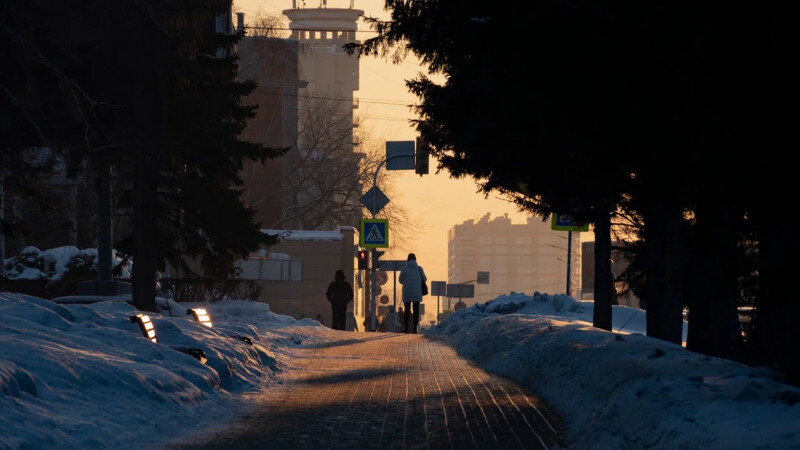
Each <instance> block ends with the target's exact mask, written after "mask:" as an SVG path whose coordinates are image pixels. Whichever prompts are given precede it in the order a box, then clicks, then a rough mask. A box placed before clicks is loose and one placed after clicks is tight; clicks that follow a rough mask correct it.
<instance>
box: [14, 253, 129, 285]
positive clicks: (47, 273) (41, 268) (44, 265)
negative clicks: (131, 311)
mask: <svg viewBox="0 0 800 450" xmlns="http://www.w3.org/2000/svg"><path fill="white" fill-rule="evenodd" d="M112 253H113V254H114V255H115V256H113V258H112V262H113V263H114V266H117V265H119V264H120V263H121V262H122V259H121V258H119V257H118V256H116V252H112ZM5 265H6V277H7V278H8V279H9V280H22V279H24V280H37V279H45V278H49V279H50V281H59V280H61V279H62V278H64V275H65V274H66V273H67V272H69V271H70V270H75V269H79V268H86V269H90V270H97V249H95V248H87V249H83V250H80V249H78V248H77V247H73V246H71V245H65V246H63V247H56V248H51V249H48V250H44V251H42V250H39V249H38V248H36V247H25V248H24V249H23V250H22V252H20V254H19V255H17V256H15V257H13V258H8V259H6V260H5ZM121 269H122V272H121V274H120V278H125V279H127V278H130V277H131V263H130V262H128V263H127V264H125V265H123V267H122V268H121Z"/></svg>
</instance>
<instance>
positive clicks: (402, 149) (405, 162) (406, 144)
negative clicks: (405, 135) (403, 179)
mask: <svg viewBox="0 0 800 450" xmlns="http://www.w3.org/2000/svg"><path fill="white" fill-rule="evenodd" d="M415 151H416V149H415V148H414V141H386V170H414V169H415V167H416V164H415Z"/></svg>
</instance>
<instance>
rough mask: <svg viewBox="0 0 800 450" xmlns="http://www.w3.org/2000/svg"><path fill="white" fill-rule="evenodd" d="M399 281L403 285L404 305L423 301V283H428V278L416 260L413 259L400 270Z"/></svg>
mask: <svg viewBox="0 0 800 450" xmlns="http://www.w3.org/2000/svg"><path fill="white" fill-rule="evenodd" d="M397 280H398V281H400V284H402V285H403V303H408V302H421V301H422V282H423V281H428V277H426V276H425V271H424V270H422V267H420V266H418V265H417V261H416V260H413V259H412V260H410V261H408V263H406V266H405V267H403V269H402V270H400V276H399V277H397Z"/></svg>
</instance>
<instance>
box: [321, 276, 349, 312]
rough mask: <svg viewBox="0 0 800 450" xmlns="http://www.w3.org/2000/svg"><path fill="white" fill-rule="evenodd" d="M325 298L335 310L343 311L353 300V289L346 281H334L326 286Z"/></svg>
mask: <svg viewBox="0 0 800 450" xmlns="http://www.w3.org/2000/svg"><path fill="white" fill-rule="evenodd" d="M325 296H326V297H328V301H329V302H330V304H331V306H333V307H334V308H335V309H344V308H346V307H347V304H348V303H350V301H351V300H353V288H352V286H350V283H348V282H347V281H344V280H336V281H334V282H332V283H331V284H329V285H328V292H327V293H326V294H325Z"/></svg>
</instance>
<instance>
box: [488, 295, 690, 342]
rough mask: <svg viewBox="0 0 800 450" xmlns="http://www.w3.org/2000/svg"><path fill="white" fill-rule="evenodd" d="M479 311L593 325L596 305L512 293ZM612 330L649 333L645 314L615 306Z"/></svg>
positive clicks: (569, 299) (613, 308) (586, 302)
mask: <svg viewBox="0 0 800 450" xmlns="http://www.w3.org/2000/svg"><path fill="white" fill-rule="evenodd" d="M476 307H477V308H479V309H482V308H486V309H485V312H487V313H500V314H504V313H505V314H508V313H512V312H516V313H517V314H535V315H537V316H543V317H549V318H554V319H560V320H571V321H583V322H587V323H588V324H590V325H591V323H592V316H593V315H594V302H592V301H579V300H575V299H574V298H572V297H569V296H567V295H564V294H555V295H548V294H542V293H539V292H534V294H533V296H530V295H525V294H524V293H518V292H512V293H510V294H507V295H501V296H499V297H497V298H496V299H494V300H492V301H491V302H487V303H486V304H485V305H476ZM611 309H612V319H611V328H612V330H613V331H616V332H619V333H623V334H631V333H640V334H646V332H647V315H646V314H645V311H644V310H641V309H638V308H631V307H629V306H616V305H615V306H612V307H611ZM688 331H689V328H688V324H687V323H686V322H684V323H683V343H684V345H685V344H686V334H687V333H688Z"/></svg>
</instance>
